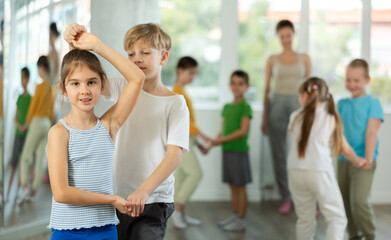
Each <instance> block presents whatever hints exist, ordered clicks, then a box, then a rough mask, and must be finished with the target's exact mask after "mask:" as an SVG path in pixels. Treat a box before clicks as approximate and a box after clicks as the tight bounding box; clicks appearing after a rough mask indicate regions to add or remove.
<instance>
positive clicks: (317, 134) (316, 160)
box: [288, 107, 335, 173]
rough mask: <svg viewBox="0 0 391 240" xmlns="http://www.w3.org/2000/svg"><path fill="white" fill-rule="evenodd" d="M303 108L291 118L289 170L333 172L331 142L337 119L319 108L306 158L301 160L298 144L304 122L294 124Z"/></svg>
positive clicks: (309, 139) (289, 126) (289, 127)
mask: <svg viewBox="0 0 391 240" xmlns="http://www.w3.org/2000/svg"><path fill="white" fill-rule="evenodd" d="M300 111H302V108H300V109H298V110H296V111H294V112H293V113H292V114H291V116H290V118H289V125H288V134H289V137H290V141H291V148H290V151H289V154H288V169H301V170H315V171H326V172H333V173H334V168H333V163H332V157H331V154H332V151H331V146H330V140H331V137H332V134H333V132H334V129H335V118H334V116H332V115H331V114H329V113H327V111H326V110H325V109H324V107H318V108H317V109H316V112H315V119H314V123H313V125H312V128H311V132H310V135H309V138H308V143H307V148H306V151H305V156H304V158H302V159H299V153H298V149H297V146H298V142H299V137H300V132H301V126H302V120H300V119H298V120H297V121H295V122H294V125H293V128H292V123H293V121H294V119H295V118H296V116H297V115H298V114H299V113H300Z"/></svg>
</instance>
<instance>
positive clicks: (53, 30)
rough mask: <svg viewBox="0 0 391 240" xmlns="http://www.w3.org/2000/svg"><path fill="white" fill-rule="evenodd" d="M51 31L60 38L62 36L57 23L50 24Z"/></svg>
mask: <svg viewBox="0 0 391 240" xmlns="http://www.w3.org/2000/svg"><path fill="white" fill-rule="evenodd" d="M50 31H51V32H52V33H53V34H54V35H55V36H56V37H58V36H59V35H60V33H59V32H58V29H57V25H56V23H55V22H52V23H50Z"/></svg>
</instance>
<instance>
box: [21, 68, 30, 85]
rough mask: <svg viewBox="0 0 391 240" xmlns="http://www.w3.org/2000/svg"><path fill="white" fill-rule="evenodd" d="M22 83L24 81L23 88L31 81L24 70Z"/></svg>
mask: <svg viewBox="0 0 391 240" xmlns="http://www.w3.org/2000/svg"><path fill="white" fill-rule="evenodd" d="M21 83H22V87H23V89H26V88H27V84H28V83H29V78H28V77H27V76H26V74H24V72H22V76H21Z"/></svg>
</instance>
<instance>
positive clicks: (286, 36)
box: [277, 27, 295, 49]
mask: <svg viewBox="0 0 391 240" xmlns="http://www.w3.org/2000/svg"><path fill="white" fill-rule="evenodd" d="M277 35H278V38H279V39H280V43H281V46H282V47H283V48H284V49H287V48H288V49H289V48H292V42H293V38H294V36H295V33H294V32H293V30H292V29H291V28H290V27H284V28H281V29H280V30H278V32H277Z"/></svg>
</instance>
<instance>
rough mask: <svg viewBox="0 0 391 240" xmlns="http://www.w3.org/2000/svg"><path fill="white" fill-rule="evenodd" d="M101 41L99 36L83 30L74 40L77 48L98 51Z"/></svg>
mask: <svg viewBox="0 0 391 240" xmlns="http://www.w3.org/2000/svg"><path fill="white" fill-rule="evenodd" d="M101 43H102V42H101V41H100V39H99V38H97V37H96V36H95V35H93V34H91V33H88V32H81V33H80V34H79V35H78V37H77V38H76V39H75V40H73V41H72V44H73V46H74V47H75V48H79V49H83V50H93V51H96V50H97V47H98V46H99V44H101Z"/></svg>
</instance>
